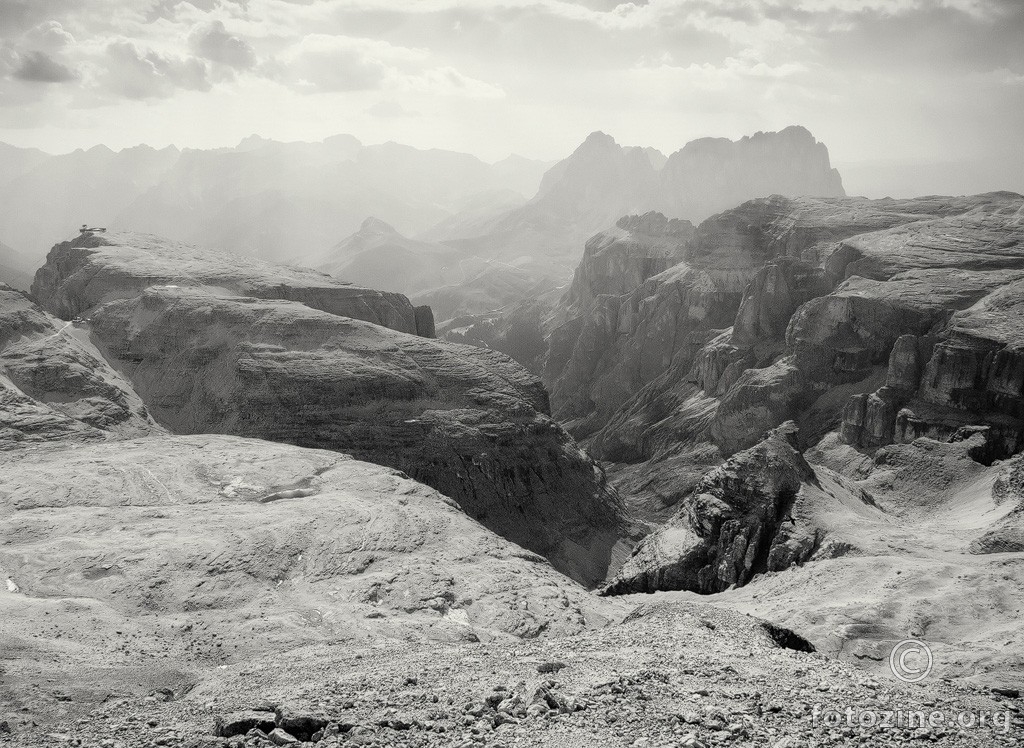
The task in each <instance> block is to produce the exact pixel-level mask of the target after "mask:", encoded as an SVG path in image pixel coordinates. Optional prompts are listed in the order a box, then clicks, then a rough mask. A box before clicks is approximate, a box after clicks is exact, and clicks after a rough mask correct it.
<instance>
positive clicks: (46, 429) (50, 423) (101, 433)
mask: <svg viewBox="0 0 1024 748" xmlns="http://www.w3.org/2000/svg"><path fill="white" fill-rule="evenodd" d="M158 431H160V429H159V427H157V425H156V424H155V423H154V422H153V420H152V419H151V418H150V416H149V413H148V411H147V410H146V408H145V406H144V405H143V403H142V400H141V399H140V398H139V396H138V395H137V394H136V393H135V392H134V390H133V389H132V386H131V384H130V383H129V382H128V381H127V380H126V379H125V378H124V377H122V376H121V375H120V374H118V373H117V372H116V371H114V370H113V369H112V368H111V367H110V366H109V365H108V364H107V362H106V361H105V360H104V359H103V357H102V355H101V354H100V352H99V351H98V350H97V349H96V347H95V346H94V345H93V344H92V343H91V342H90V340H89V338H88V336H86V335H82V334H81V331H80V330H78V329H77V328H76V327H75V326H74V325H72V324H71V323H65V322H63V321H61V320H59V319H55V318H54V317H52V316H50V315H49V314H46V313H45V312H44V311H43V310H41V309H40V308H39V307H37V306H36V305H35V304H33V303H32V302H31V301H30V300H29V298H28V297H27V296H26V295H25V294H24V293H22V292H20V291H16V290H14V289H12V288H10V287H8V286H4V285H3V284H0V449H3V450H6V449H12V448H14V447H18V446H26V445H32V444H37V445H38V444H45V443H47V442H49V441H51V440H53V439H73V440H76V441H93V440H103V439H116V438H125V437H129V436H138V435H141V434H146V433H153V432H158Z"/></svg>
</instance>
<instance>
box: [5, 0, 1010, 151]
mask: <svg viewBox="0 0 1024 748" xmlns="http://www.w3.org/2000/svg"><path fill="white" fill-rule="evenodd" d="M0 34H2V40H0V44H2V46H0V140H4V141H6V142H9V143H13V144H15V145H26V146H27V145H31V146H37V147H40V148H43V149H44V150H49V151H51V152H62V151H68V150H71V149H74V148H78V147H89V146H91V145H94V144H96V143H105V144H107V145H109V146H111V147H114V148H120V147H124V146H128V145H134V144H137V143H139V142H146V143H149V144H151V145H155V146H162V145H166V144H168V143H174V144H177V145H179V146H193V147H211V146H220V145H233V144H235V143H237V141H239V140H240V139H241V138H242V137H244V136H246V135H248V134H250V133H254V132H255V133H259V134H260V135H264V136H266V137H271V138H276V139H283V140H320V139H322V138H323V137H325V136H328V135H332V134H336V133H342V132H347V133H352V134H354V135H356V136H357V137H358V138H360V139H361V140H363V141H364V142H367V143H374V142H383V141H386V140H397V141H399V142H403V143H408V144H410V145H415V146H419V147H432V146H433V147H441V148H450V149H455V150H463V151H469V152H472V153H476V154H477V155H479V156H481V157H484V158H486V159H489V160H494V159H498V158H501V157H503V156H506V155H508V154H509V153H510V152H517V153H521V154H523V155H526V156H531V157H537V158H544V159H554V158H560V157H562V156H564V155H566V153H568V152H569V151H570V150H571V149H572V148H573V147H575V146H576V145H577V144H578V143H579V142H580V141H582V139H583V138H584V137H585V136H586V134H587V133H588V132H590V131H592V130H596V129H601V130H604V131H606V132H608V133H610V134H612V135H614V136H615V137H616V138H617V139H618V140H619V142H621V143H624V144H635V145H653V146H655V147H657V148H660V149H662V150H663V151H665V152H671V151H673V150H676V149H678V148H679V147H680V146H681V145H682V144H683V143H685V142H686V141H687V140H690V139H692V138H695V137H700V136H704V135H718V136H728V137H733V138H735V137H738V136H740V135H743V134H748V133H752V132H755V131H757V130H774V129H779V128H781V127H784V126H786V125H788V124H802V125H804V126H806V127H807V128H809V129H810V130H811V132H813V133H814V134H815V136H816V137H818V139H820V140H823V141H824V142H825V143H826V144H827V145H828V146H829V149H830V151H831V153H832V158H833V161H834V162H837V163H839V164H843V163H847V162H867V161H878V160H893V159H901V160H903V159H906V160H933V161H957V160H962V159H969V160H973V161H975V162H976V164H978V168H982V169H987V168H989V167H991V168H992V169H996V170H998V169H1002V170H1004V171H1005V170H1007V169H1008V168H1009V167H1008V165H1010V166H1013V167H1014V168H1018V167H1024V146H1022V139H1021V135H1022V133H1024V0H800V1H796V2H785V1H783V0H724V1H721V2H719V1H717V0H650V1H649V2H646V3H645V2H630V3H624V4H618V3H616V2H613V1H606V0H577V1H575V2H574V1H572V0H404V1H403V2H396V1H394V0H190V1H189V2H184V1H181V0H148V2H144V1H142V0H130V1H129V0H0ZM1014 165H1015V166H1014Z"/></svg>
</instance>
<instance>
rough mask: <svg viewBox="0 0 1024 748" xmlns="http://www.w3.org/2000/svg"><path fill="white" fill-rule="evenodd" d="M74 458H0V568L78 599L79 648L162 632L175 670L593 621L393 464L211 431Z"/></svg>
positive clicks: (539, 563) (584, 600)
mask: <svg viewBox="0 0 1024 748" xmlns="http://www.w3.org/2000/svg"><path fill="white" fill-rule="evenodd" d="M71 447H72V445H70V444H67V443H61V442H52V443H50V444H48V448H47V449H45V450H38V449H37V450H18V451H16V452H13V453H9V454H8V455H7V456H5V463H4V470H3V474H2V475H0V497H2V498H0V518H2V522H0V525H2V527H3V530H2V531H0V570H2V573H3V576H4V578H5V579H7V578H10V579H12V580H15V581H16V584H17V587H18V589H19V591H20V594H21V595H23V596H25V597H26V598H29V599H38V600H41V601H43V605H44V607H45V603H46V601H51V600H55V599H60V598H69V597H74V598H75V599H76V600H80V601H82V604H81V607H75V609H74V611H73V612H71V613H69V614H68V615H69V617H70V620H72V621H74V620H76V619H78V617H79V616H86V617H88V618H89V620H90V624H89V626H86V627H83V628H81V629H80V630H79V631H77V632H74V633H69V634H68V638H69V639H70V640H72V641H74V642H76V644H75V646H74V649H75V650H76V653H77V652H80V649H79V646H78V644H77V642H78V640H79V638H80V637H89V638H91V640H92V641H93V644H92V645H87V646H86V647H85V649H86V651H89V650H93V651H96V650H98V652H97V653H99V652H102V651H103V650H104V649H106V648H108V647H110V646H111V643H110V641H109V640H107V639H106V638H105V637H107V636H109V637H110V638H111V639H114V640H117V639H119V638H120V633H119V634H117V635H115V633H114V629H115V628H116V629H119V630H123V631H126V632H127V631H132V632H134V631H139V630H142V631H146V630H147V629H148V627H149V626H156V628H157V631H158V632H161V633H162V635H163V638H164V640H165V641H164V646H166V647H167V648H168V649H169V650H171V651H172V652H174V653H175V655H176V659H177V662H176V663H175V664H176V665H177V666H179V667H181V666H183V665H185V663H186V662H188V661H189V660H202V659H207V660H208V661H212V662H214V663H223V662H234V661H237V660H239V659H240V658H245V657H247V656H249V655H251V654H252V653H253V652H257V651H260V650H261V649H263V648H264V647H266V646H267V645H268V644H269V643H270V642H273V644H272V645H271V646H275V647H280V648H281V649H286V650H287V649H293V648H296V647H299V646H302V645H309V644H312V643H315V642H326V641H332V642H333V641H339V640H344V639H349V638H351V637H353V636H361V637H366V636H367V635H369V634H371V633H372V636H373V637H375V638H377V639H378V640H379V639H382V638H387V637H389V636H390V637H396V638H405V637H407V636H413V637H422V638H428V639H429V638H449V639H451V640H469V639H471V638H476V637H486V638H490V637H493V636H495V635H500V634H512V635H516V636H521V637H534V636H538V635H541V634H543V633H545V632H547V633H572V632H578V631H580V630H582V629H584V628H587V627H589V626H595V625H600V624H601V623H602V622H603V620H604V618H603V617H602V616H601V614H600V613H599V612H598V610H597V606H596V604H595V603H594V602H593V600H592V598H591V597H590V596H589V595H588V594H587V592H586V591H585V590H584V589H583V588H582V587H580V586H579V585H577V584H575V583H573V582H572V581H571V580H569V579H567V578H565V577H564V576H562V575H560V574H558V573H557V572H555V570H554V569H552V568H551V567H550V566H549V565H548V564H547V563H546V562H545V561H544V560H543V559H542V558H541V557H540V556H537V555H535V554H533V553H531V552H529V551H526V550H524V549H522V548H520V547H518V546H516V545H514V544H512V543H510V542H508V541H506V540H503V539H502V538H500V537H498V536H496V535H495V534H493V533H491V532H490V531H488V530H486V529H485V528H484V527H482V526H481V525H479V524H478V523H477V522H475V521H474V520H472V519H471V518H469V517H467V516H466V515H465V513H463V512H462V511H460V510H459V508H458V506H457V505H456V504H455V503H454V502H452V501H451V500H450V499H448V498H447V497H445V496H443V495H441V494H439V493H438V492H437V491H434V490H433V489H431V488H428V487H427V486H425V485H423V484H422V483H418V482H416V481H414V480H412V479H410V478H409V477H408V476H406V475H404V474H402V473H400V472H398V471H396V470H393V469H390V468H385V467H381V466H379V465H372V464H369V463H365V462H360V461H358V460H353V459H352V458H350V457H348V456H346V455H339V454H337V453H335V452H329V451H325V450H311V449H303V448H300V447H294V446H288V445H283V444H272V443H269V442H265V441H259V440H252V439H242V438H237V437H231V436H216V435H201V436H167V435H165V436H151V437H145V438H141V439H132V440H127V441H123V440H122V441H117V442H110V443H102V444H91V445H87V446H75V447H74V448H71ZM69 475H73V476H74V478H75V480H74V481H69V480H68V476H69ZM23 613H25V611H24V609H22V610H20V611H19V614H23ZM10 620H11V619H10V618H9V617H8V616H7V615H5V616H4V623H3V624H0V626H3V627H4V628H5V629H6V627H7V625H9V621H10ZM79 620H80V619H79ZM186 621H187V625H186ZM4 634H5V641H6V642H8V643H9V644H13V642H14V641H18V640H21V638H22V637H23V636H24V635H25V634H24V631H22V632H20V633H15V632H14V631H13V630H11V629H7V630H6V631H5V632H4ZM210 634H212V635H213V636H212V637H211V636H210ZM7 637H14V638H7ZM97 642H102V643H101V644H100V645H99V646H97V645H96V643H97ZM107 656H108V657H109V656H110V654H109V652H108V653H107ZM114 659H115V663H114V664H116V665H117V666H120V667H124V666H125V665H127V664H129V660H128V658H127V657H125V658H124V659H123V660H122V658H121V657H120V656H117V657H115V658H114ZM134 664H137V662H136V663H134ZM156 664H157V665H158V664H159V663H156Z"/></svg>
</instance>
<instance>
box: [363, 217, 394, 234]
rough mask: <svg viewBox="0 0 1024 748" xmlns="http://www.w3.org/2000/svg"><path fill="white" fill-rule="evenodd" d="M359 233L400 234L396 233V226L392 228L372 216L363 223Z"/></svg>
mask: <svg viewBox="0 0 1024 748" xmlns="http://www.w3.org/2000/svg"><path fill="white" fill-rule="evenodd" d="M359 233H360V234H397V233H398V232H397V231H395V228H394V226H392V225H391V224H389V223H385V222H384V221H382V220H380V219H379V218H374V217H373V216H370V217H368V218H367V219H366V220H365V221H363V223H362V224H361V225H360V226H359Z"/></svg>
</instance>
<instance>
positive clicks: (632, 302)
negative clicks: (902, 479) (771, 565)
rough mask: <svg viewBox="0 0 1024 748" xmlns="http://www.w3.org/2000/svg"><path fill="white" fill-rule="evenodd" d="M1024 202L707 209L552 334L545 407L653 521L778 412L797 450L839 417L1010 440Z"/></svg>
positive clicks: (975, 447)
mask: <svg viewBox="0 0 1024 748" xmlns="http://www.w3.org/2000/svg"><path fill="white" fill-rule="evenodd" d="M1022 205H1024V198H1022V197H1021V196H1019V195H1012V194H1008V193H993V194H988V195H979V196H974V197H967V198H922V199H920V200H909V201H895V200H881V201H871V200H865V199H862V198H842V199H840V198H834V199H822V198H798V199H792V198H782V197H772V198H769V199H765V200H756V201H752V202H750V203H746V204H744V205H742V206H739V207H738V208H736V209H734V210H732V211H727V212H725V213H723V214H721V215H718V216H715V217H713V218H711V219H708V220H707V221H705V222H704V223H703V224H701V226H700V227H698V229H697V231H696V233H695V234H694V237H693V239H691V241H690V242H689V243H688V244H687V245H686V247H685V250H684V251H683V254H682V261H681V262H679V263H678V264H677V265H675V266H673V267H671V268H669V269H667V270H665V271H663V272H662V273H660V274H658V275H656V276H654V277H652V278H649V279H647V280H646V281H645V282H644V283H643V284H641V285H640V286H639V287H638V288H637V289H635V290H633V291H632V292H630V293H628V294H623V295H619V296H612V295H606V296H600V297H598V299H597V300H596V301H595V302H594V303H593V304H592V305H591V308H590V310H589V311H588V313H587V314H586V315H585V316H583V317H581V318H576V319H574V320H570V321H569V322H567V323H565V324H564V325H563V327H562V328H561V329H560V330H559V331H556V333H554V334H552V336H551V338H550V340H551V350H552V351H558V350H559V349H558V346H559V345H560V341H566V343H567V345H566V347H567V348H570V349H571V352H570V353H568V354H564V352H559V353H558V355H556V356H552V355H550V354H549V364H551V363H552V362H555V363H556V364H557V362H558V360H559V357H561V359H562V360H564V361H565V362H566V363H565V365H564V367H563V368H562V370H561V371H560V372H552V371H551V370H550V369H549V371H548V372H546V374H547V376H548V377H549V380H548V381H552V382H553V388H552V403H553V408H554V412H555V413H556V415H558V416H560V417H562V418H564V419H566V420H567V421H568V425H569V427H570V428H571V430H572V431H573V432H574V433H575V434H576V435H577V436H578V437H586V438H587V439H588V447H589V450H590V452H591V454H593V455H594V456H595V457H597V458H598V459H602V460H607V461H612V462H614V463H617V464H616V466H615V468H614V469H613V470H612V471H610V474H611V475H612V476H613V482H614V484H615V485H616V486H617V487H618V488H620V490H621V493H622V494H623V496H624V498H625V500H626V502H627V504H628V505H629V506H630V508H631V510H632V511H633V513H634V514H635V515H636V516H637V517H638V518H639V519H641V520H643V521H647V522H650V523H652V524H653V526H654V527H657V526H658V524H659V523H660V522H663V521H664V519H665V514H666V513H667V512H670V511H672V509H673V507H677V506H679V502H681V501H686V500H688V499H687V497H688V496H690V495H691V493H692V491H693V490H694V487H695V485H697V483H698V482H699V481H700V480H701V473H702V472H703V471H705V470H707V469H709V468H712V467H714V465H716V464H718V463H720V462H721V461H722V460H723V459H725V458H728V457H729V456H730V455H734V454H736V453H739V452H742V451H743V450H747V449H750V448H752V447H754V446H755V445H757V444H758V443H759V442H760V441H761V440H762V439H763V438H764V435H765V434H766V433H767V432H769V431H770V430H771V429H773V428H775V427H777V426H779V424H782V423H784V422H786V421H791V420H792V421H795V422H796V423H798V424H799V426H800V430H799V440H800V444H799V447H800V449H806V448H808V447H810V446H813V445H815V444H817V443H819V442H820V441H821V440H822V439H824V438H826V437H828V436H829V435H830V434H831V433H832V432H837V433H838V435H839V436H838V438H840V439H841V440H845V442H846V443H848V444H851V445H853V446H855V447H856V448H857V449H859V450H861V451H863V452H867V453H869V454H870V453H871V452H873V451H874V450H876V449H878V448H879V447H883V446H884V445H887V444H891V443H894V442H895V443H905V442H912V441H913V440H915V439H917V438H920V437H929V438H932V439H938V440H940V441H963V442H965V443H966V442H967V441H968V440H980V441H978V442H977V443H975V441H971V445H972V446H971V447H970V449H969V450H968V452H967V454H968V455H969V456H970V458H971V459H974V460H977V461H979V462H982V463H985V464H988V463H991V462H992V461H993V460H996V459H1001V458H1004V457H1006V456H1008V455H1011V454H1014V453H1015V452H1017V451H1019V450H1020V449H1021V447H1022V446H1024V441H1022V440H1024V429H1022V425H1024V422H1022V420H1021V413H1022V410H1021V406H1020V403H1021V400H1020V398H1021V393H1022V392H1024V365H1021V364H1019V363H1018V362H1017V358H1018V354H1017V349H1018V348H1019V347H1020V343H1019V342H1018V333H1017V332H1016V331H1015V329H1016V327H1017V325H1016V324H1015V322H1014V316H1015V314H1016V311H1015V310H1016V308H1017V305H1018V303H1019V298H1020V296H1019V289H1020V288H1021V287H1022V285H1024V283H1022V282H1021V270H1022V267H1021V263H1022V262H1024V243H1022V239H1024V233H1022V231H1024V227H1022V221H1021V215H1022V213H1021V211H1022ZM861 272H863V273H865V274H866V275H860V274H858V273H861ZM829 438H831V437H829ZM855 454H856V453H855ZM844 459H845V460H846V462H847V464H854V463H856V462H857V459H861V460H863V457H859V458H853V457H848V458H844ZM694 563H696V561H694ZM687 569H688V571H687V572H686V573H688V574H695V573H696V570H694V569H692V568H690V566H689V565H687ZM652 584H653V583H652ZM699 587H700V585H696V584H695V585H693V588H694V589H696V588H699Z"/></svg>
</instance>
